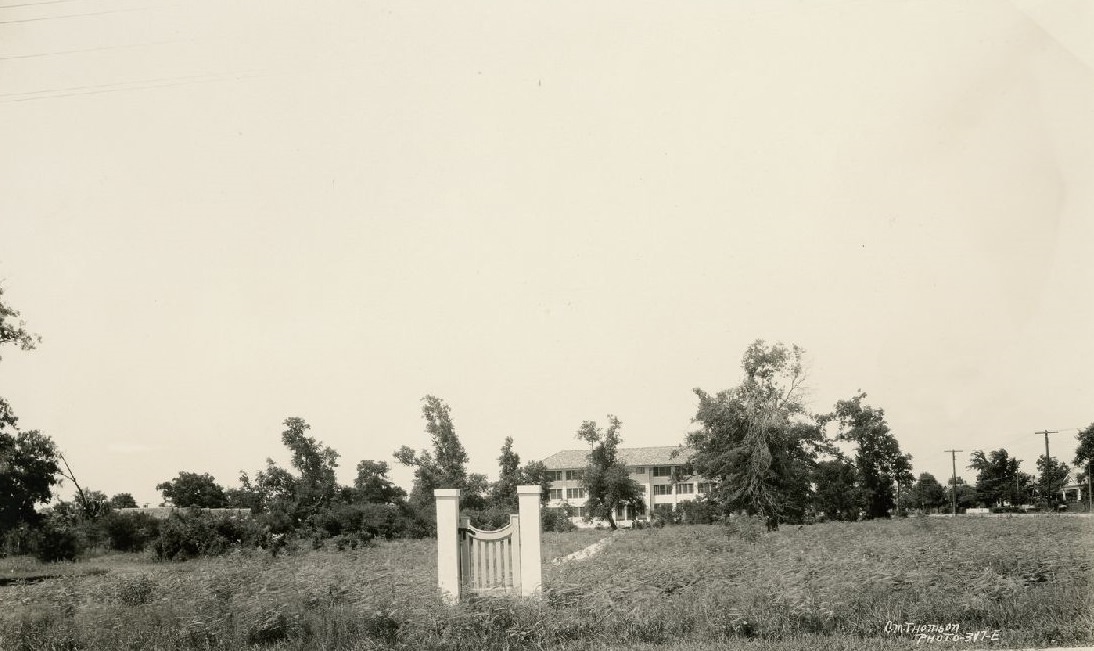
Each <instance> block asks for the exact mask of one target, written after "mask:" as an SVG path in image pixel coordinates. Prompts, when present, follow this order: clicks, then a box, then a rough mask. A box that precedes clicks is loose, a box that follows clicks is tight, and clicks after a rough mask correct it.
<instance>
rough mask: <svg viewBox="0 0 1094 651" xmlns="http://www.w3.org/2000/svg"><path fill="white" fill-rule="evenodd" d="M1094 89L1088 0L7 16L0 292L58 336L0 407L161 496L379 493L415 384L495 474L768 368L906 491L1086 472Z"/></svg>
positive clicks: (78, 459)
mask: <svg viewBox="0 0 1094 651" xmlns="http://www.w3.org/2000/svg"><path fill="white" fill-rule="evenodd" d="M1092 66H1094V7H1091V5H1089V4H1088V3H1084V2H1075V1H1072V2H1067V1H1064V2H1061V1H1058V0H1054V1H1052V2H1048V1H1045V2H1010V3H1006V2H996V1H991V2H975V1H970V2H962V3H951V2H943V1H924V0H916V1H914V2H880V1H879V2H853V1H843V2H840V1H826V2H814V3H806V2H791V1H785V0H784V1H776V2H768V1H766V0H765V1H764V2H760V1H759V0H755V1H738V2H732V1H731V2H723V1H719V2H706V1H701V0H692V1H689V2H684V3H672V4H671V5H670V4H665V3H657V2H645V1H640V2H632V1H627V2H622V1H609V2H598V3H586V2H526V3H488V2H461V3H444V4H436V3H425V2H394V1H364V2H336V1H332V0H323V1H321V2H315V3H297V2H287V1H284V0H275V1H272V2H271V1H269V0H262V1H258V0H236V1H232V2H223V1H212V0H199V1H197V2H185V3H168V2H155V1H150V0H60V1H59V2H58V1H52V2H43V1H35V0H27V1H25V2H24V1H20V0H4V1H3V3H2V4H0V152H2V154H0V226H2V228H0V282H2V283H3V287H4V291H5V294H4V298H5V300H7V302H8V303H9V304H11V305H12V306H13V307H15V308H16V309H19V310H20V311H21V312H22V314H23V317H24V318H25V319H26V321H27V322H28V325H29V326H30V328H31V329H33V330H34V331H36V332H38V333H40V334H41V335H42V338H43V342H42V345H41V346H40V347H39V349H38V350H36V351H34V352H30V353H22V352H19V351H15V350H9V351H7V352H6V353H3V362H2V364H0V395H3V396H5V397H7V398H8V399H9V400H10V401H11V403H12V405H13V406H14V408H15V410H16V413H17V414H18V415H19V417H20V419H21V422H20V424H21V426H23V427H24V428H27V429H31V428H34V429H40V430H42V431H44V432H45V433H47V434H49V435H50V436H52V437H53V438H54V439H55V440H56V441H57V443H58V444H59V445H60V447H61V448H62V449H63V450H64V451H65V453H66V454H67V456H68V458H69V460H70V462H71V463H72V466H73V469H74V470H75V472H76V474H77V478H78V479H80V480H81V483H82V484H85V485H87V486H90V487H92V488H95V489H98V490H102V491H104V492H106V493H108V494H114V493H117V492H130V493H133V494H134V495H135V496H136V497H137V499H138V501H140V502H149V503H152V504H157V503H159V501H160V499H161V498H160V495H159V493H158V492H157V491H156V490H155V485H156V484H157V483H159V482H162V481H165V480H167V479H170V478H171V477H173V476H175V475H176V474H177V473H178V472H179V471H181V470H186V471H192V472H209V473H211V474H212V475H214V476H215V477H216V478H217V479H218V480H219V481H220V482H221V483H223V484H225V485H234V484H235V482H236V478H237V476H238V473H239V471H240V470H246V471H248V472H252V473H253V472H254V471H255V470H257V469H259V468H261V467H262V466H263V465H264V460H265V458H266V457H273V458H274V459H275V460H277V461H279V462H283V463H287V460H288V455H287V453H286V452H285V451H284V449H283V447H282V446H281V443H280V432H281V431H282V429H283V427H282V421H283V420H284V419H285V418H286V417H288V416H300V417H303V418H304V419H306V420H307V421H308V422H309V423H310V424H311V425H312V433H313V434H314V435H315V436H317V437H318V438H319V439H320V440H322V441H323V442H324V443H326V444H328V445H330V446H332V447H333V448H335V449H336V450H338V452H340V453H341V455H342V458H341V474H340V478H341V479H342V480H343V481H345V482H349V481H350V480H351V478H352V476H353V469H354V467H355V465H356V463H357V462H358V461H359V460H361V459H379V460H386V461H388V462H390V463H393V464H394V462H393V460H392V458H391V454H392V452H393V451H394V450H395V449H396V448H397V447H399V446H400V445H403V444H406V445H410V446H412V447H415V448H423V447H426V446H427V445H428V440H427V436H426V434H425V432H424V427H423V421H422V419H421V412H420V407H421V403H420V399H421V397H422V396H424V395H426V394H435V395H437V396H440V397H442V398H444V399H445V400H446V401H447V402H448V403H449V404H450V405H451V407H452V412H453V416H454V419H455V423H456V427H457V431H458V433H459V435H460V437H461V439H462V440H463V442H464V445H465V446H466V447H467V449H468V452H469V454H470V455H471V466H472V469H473V470H475V471H479V472H486V473H488V474H491V475H494V474H496V460H495V459H496V457H497V456H498V449H499V448H500V446H501V444H502V442H503V440H504V438H505V437H506V436H509V435H511V436H512V437H513V438H514V440H515V448H516V450H517V452H518V453H519V454H520V455H521V456H522V458H524V459H525V460H529V459H537V458H543V457H545V456H547V455H549V454H551V453H553V452H556V451H558V450H560V449H565V448H573V447H578V446H579V445H580V444H579V443H578V442H577V441H576V440H575V439H574V433H575V432H576V430H577V428H578V426H579V425H580V424H581V422H582V421H583V420H587V419H595V420H601V421H602V420H604V419H605V417H606V415H607V414H609V413H613V414H616V415H617V416H619V417H620V418H621V419H622V421H623V430H622V433H623V436H624V441H625V444H626V445H631V446H639V445H671V444H676V443H679V442H681V441H682V440H683V437H684V434H685V433H686V432H687V431H688V430H689V429H690V428H691V422H690V421H691V417H692V416H693V415H694V413H695V408H696V405H697V401H696V398H695V396H694V394H693V393H692V389H693V388H695V387H702V388H704V389H707V390H710V391H716V390H719V389H724V388H728V387H730V386H732V385H735V384H737V383H738V382H739V381H740V379H741V371H740V366H739V363H740V358H741V355H742V353H743V352H744V349H745V347H746V346H747V345H748V344H749V343H750V342H751V341H752V340H754V339H757V338H764V339H767V340H769V341H778V340H781V341H784V342H786V343H788V344H790V343H796V344H798V345H800V346H802V347H804V348H805V349H806V350H807V352H808V356H809V360H810V386H811V394H810V407H811V408H812V409H814V410H816V411H826V410H828V409H830V408H831V407H832V405H833V404H834V402H835V401H836V400H838V399H842V398H847V397H850V396H851V395H853V394H854V393H855V392H856V391H857V390H858V389H860V388H861V389H862V390H864V391H866V392H867V394H868V396H869V397H868V402H869V403H870V404H873V405H875V406H878V407H881V408H883V409H885V412H886V415H887V417H888V420H889V423H890V425H891V427H892V429H893V432H894V433H895V434H896V436H897V437H898V439H899V441H900V443H901V446H902V447H903V448H904V449H905V450H906V451H908V452H910V453H911V454H912V455H913V457H914V458H913V464H914V467H915V471H916V472H917V473H919V472H923V471H928V472H932V473H934V474H936V475H937V476H939V477H940V478H943V477H948V476H949V474H950V456H949V455H948V454H946V453H945V452H944V450H946V449H949V448H955V447H956V448H958V449H963V450H965V452H964V453H963V454H961V455H959V456H958V464H959V468H958V469H959V472H961V473H962V474H964V476H965V477H967V478H969V479H970V480H971V479H972V477H973V475H972V473H971V472H970V471H968V470H965V469H964V466H965V465H966V464H967V459H968V453H969V452H971V451H972V450H975V449H985V450H990V449H996V448H998V447H1006V448H1007V449H1008V450H1009V451H1011V452H1012V453H1013V454H1016V455H1017V456H1018V457H1019V458H1021V459H1023V460H1024V463H1023V465H1022V468H1023V470H1026V471H1027V472H1028V471H1033V470H1034V461H1035V459H1036V456H1037V455H1038V454H1040V453H1041V452H1042V450H1043V445H1044V442H1043V439H1042V438H1041V437H1038V436H1037V435H1035V434H1034V432H1035V431H1036V430H1042V429H1045V428H1048V429H1060V430H1063V431H1061V433H1059V434H1054V435H1052V442H1053V453H1054V454H1058V456H1060V457H1062V458H1063V459H1064V460H1065V461H1070V460H1071V457H1072V456H1073V454H1074V447H1075V446H1074V435H1075V430H1074V428H1077V427H1085V426H1086V425H1088V424H1089V423H1091V422H1092V421H1094V390H1092V388H1094V337H1092V336H1091V332H1092V328H1094V324H1092V317H1094V309H1092V308H1091V296H1092V295H1094V265H1092V264H1091V263H1090V260H1091V259H1092V254H1094V220H1092V219H1091V215H1092V214H1094V212H1092V208H1094V83H1092V82H1094V67H1092ZM1065 428H1071V429H1070V431H1068V430H1067V429H1065ZM395 477H396V479H397V480H399V481H400V482H401V483H403V484H404V485H407V486H409V479H410V476H409V473H407V472H406V471H405V470H402V469H399V470H397V471H396V472H395ZM71 492H72V487H71V486H67V485H66V486H65V487H64V488H63V489H62V494H63V495H65V496H68V495H70V494H71Z"/></svg>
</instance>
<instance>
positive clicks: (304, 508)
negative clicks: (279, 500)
mask: <svg viewBox="0 0 1094 651" xmlns="http://www.w3.org/2000/svg"><path fill="white" fill-rule="evenodd" d="M285 427H286V429H285V431H284V432H282V433H281V442H282V443H284V444H285V447H287V448H289V451H290V452H292V462H291V463H292V466H293V468H296V470H297V471H298V472H299V473H300V477H299V479H298V480H297V482H296V501H297V510H298V511H301V515H310V514H311V513H314V512H315V511H317V510H319V509H320V508H323V507H325V506H329V505H330V503H331V500H333V499H334V495H335V493H336V492H337V491H338V480H337V477H336V476H335V469H336V468H337V467H338V453H337V452H335V451H334V450H333V449H332V448H330V447H327V446H324V445H323V444H322V443H321V442H319V441H318V440H316V438H315V437H314V436H308V435H307V431H308V430H309V429H311V425H308V424H307V423H306V422H304V419H303V418H298V417H295V416H293V417H290V418H286V419H285Z"/></svg>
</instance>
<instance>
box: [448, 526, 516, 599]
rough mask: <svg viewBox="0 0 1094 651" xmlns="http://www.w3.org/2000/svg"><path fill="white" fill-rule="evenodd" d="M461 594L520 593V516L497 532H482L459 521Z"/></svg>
mask: <svg viewBox="0 0 1094 651" xmlns="http://www.w3.org/2000/svg"><path fill="white" fill-rule="evenodd" d="M459 540H460V544H459V550H460V587H461V592H466V593H475V594H520V576H521V575H520V516H519V515H516V514H514V515H510V516H509V524H508V525H506V526H504V527H502V528H501V529H498V530H497V531H484V530H482V529H476V528H475V527H472V526H471V521H470V520H469V519H467V518H461V519H460V528H459Z"/></svg>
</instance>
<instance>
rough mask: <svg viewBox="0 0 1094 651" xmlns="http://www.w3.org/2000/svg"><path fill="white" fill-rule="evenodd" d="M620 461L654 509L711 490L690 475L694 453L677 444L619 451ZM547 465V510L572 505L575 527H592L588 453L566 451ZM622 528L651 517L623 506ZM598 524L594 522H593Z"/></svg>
mask: <svg viewBox="0 0 1094 651" xmlns="http://www.w3.org/2000/svg"><path fill="white" fill-rule="evenodd" d="M618 455H619V459H620V461H622V462H623V464H624V465H626V466H627V470H628V472H629V473H630V476H631V478H632V479H634V480H635V481H636V482H638V484H639V485H640V486H641V487H642V489H643V491H644V495H643V496H642V497H643V500H644V501H645V503H646V505H647V508H648V509H651V510H655V511H656V510H670V511H671V510H672V509H674V508H676V505H677V504H679V503H680V502H687V501H691V500H694V499H696V498H698V497H699V496H700V495H704V494H706V493H708V492H710V490H711V489H712V484H711V482H710V481H709V480H707V479H704V478H703V477H699V476H697V475H693V474H691V468H690V466H689V464H688V459H689V458H690V456H691V450H690V449H688V448H683V447H680V446H674V445H665V446H657V447H649V448H619V450H618ZM543 464H544V465H545V466H547V472H548V479H550V480H551V485H550V493H549V497H550V501H549V502H548V503H547V508H562V507H565V506H569V507H571V508H572V510H573V514H574V517H573V518H572V520H573V522H574V524H576V525H578V526H579V527H584V526H591V525H590V523H588V522H585V520H584V518H585V516H586V515H588V509H587V507H586V505H585V503H586V499H587V498H588V496H587V495H586V492H585V486H584V483H583V482H582V478H583V475H584V472H585V468H586V467H587V466H588V464H589V450H588V449H584V450H563V451H561V452H556V453H555V454H552V455H551V456H549V457H547V458H546V459H544V460H543ZM613 515H614V518H615V521H616V524H618V525H619V526H631V525H632V524H633V523H634V521H635V520H643V519H646V518H648V516H649V514H648V513H645V512H635V510H634V509H632V508H630V507H624V506H623V505H620V506H618V507H616V510H615V513H614V514H613ZM594 524H595V523H594Z"/></svg>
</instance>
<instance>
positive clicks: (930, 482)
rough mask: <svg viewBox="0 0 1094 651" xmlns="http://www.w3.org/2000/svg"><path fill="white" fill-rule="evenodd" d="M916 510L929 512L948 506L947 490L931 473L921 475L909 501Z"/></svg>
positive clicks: (913, 487)
mask: <svg viewBox="0 0 1094 651" xmlns="http://www.w3.org/2000/svg"><path fill="white" fill-rule="evenodd" d="M908 502H909V504H910V505H911V507H912V508H914V509H922V510H924V511H929V510H931V509H936V508H940V507H942V506H945V505H946V489H945V488H943V487H942V484H940V483H939V482H938V480H937V479H935V476H934V475H932V474H931V473H929V472H925V473H922V474H921V475H919V479H918V480H916V482H915V484H914V485H913V486H912V489H911V493H910V495H909V499H908Z"/></svg>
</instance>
